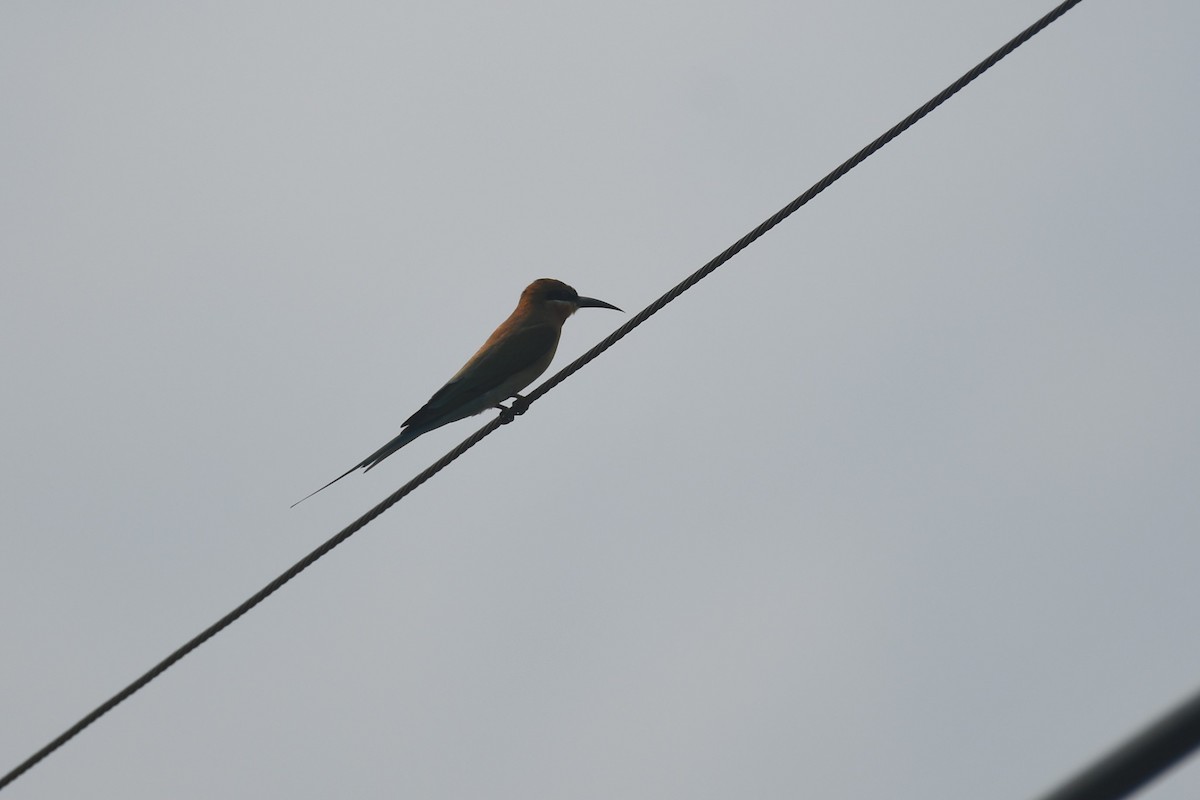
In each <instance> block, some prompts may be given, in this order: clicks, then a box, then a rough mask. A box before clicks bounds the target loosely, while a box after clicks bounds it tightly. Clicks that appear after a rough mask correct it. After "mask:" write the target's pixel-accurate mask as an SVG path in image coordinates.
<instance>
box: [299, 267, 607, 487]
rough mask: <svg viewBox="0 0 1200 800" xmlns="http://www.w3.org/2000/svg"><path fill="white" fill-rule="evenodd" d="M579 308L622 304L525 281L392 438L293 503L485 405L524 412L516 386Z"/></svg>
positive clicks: (547, 355) (528, 378) (550, 350)
mask: <svg viewBox="0 0 1200 800" xmlns="http://www.w3.org/2000/svg"><path fill="white" fill-rule="evenodd" d="M581 308H611V309H612V310H614V311H620V310H621V309H619V308H617V307H616V306H614V305H613V304H612V303H606V302H604V301H603V300H597V299H596V298H594V297H582V296H580V294H579V292H577V291H575V290H574V289H572V288H571V287H570V286H568V285H567V284H565V283H563V282H562V281H559V280H555V279H554V278H539V279H538V280H536V281H534V282H533V283H531V284H529V285H528V286H526V287H525V290H524V291H523V292H521V299H520V301H519V302H518V303H517V308H516V310H515V311H513V312H512V314H511V315H509V317H508V319H506V320H504V322H502V323H500V327H498V328H496V330H495V331H493V332H492V335H491V336H489V337H488V339H487V341H486V342H484V343H483V347H481V348H479V350H478V351H477V352H476V353H475V355H473V356H471V358H470V359H469V360H468V361H467V363H466V364H464V365H463V368H462V369H460V370H459V371H458V372H456V373H455V374H454V377H452V378H450V380H449V381H447V382H446V385H445V386H443V387H442V388H441V389H438V390H437V391H436V392H434V394H433V396H432V397H430V398H429V401H428V402H427V403H425V405H423V406H421V407H420V408H419V409H417V411H416V413H414V414H413V415H412V416H411V417H409V418H408V419H406V420H405V421H404V422H403V423H402V424H401V426H400V433H399V434H398V435H397V436H396V437H395V438H394V439H392V440H391V441H390V442H388V443H387V444H385V445H384V446H383V447H381V448H379V449H378V450H376V451H375V452H374V453H372V454H371V455H369V456H367V457H366V458H364V459H363V460H362V461H360V462H358V463H357V464H355V465H354V466H353V467H351V468H350V469H348V470H346V471H345V472H343V473H342V474H341V475H339V476H337V477H336V478H334V479H333V480H331V481H330V482H329V483H327V484H325V485H324V486H322V487H321V488H320V489H317V490H316V491H315V492H312V493H311V494H307V495H305V496H304V497H302V498H300V499H299V500H297V501H296V502H295V503H292V506H291V507H292V508H295V507H296V506H298V505H300V504H301V503H303V502H304V501H305V500H307V499H308V498H310V497H312V496H313V495H314V494H316V493H317V492H320V491H324V490H325V489H328V488H329V487H330V486H332V485H333V484H335V483H337V482H338V481H340V480H341V479H342V478H344V477H346V476H347V475H349V474H350V473H351V472H354V471H355V470H358V469H361V470H363V472H368V471H370V470H371V469H373V468H374V467H376V466H378V465H379V462H381V461H383V460H384V459H385V458H387V457H388V456H390V455H391V454H392V453H395V452H396V451H397V450H399V449H400V448H401V447H404V445H406V444H408V443H409V442H411V441H412V440H413V439H416V438H417V437H418V436H421V435H422V434H426V433H429V432H430V431H431V430H434V429H435V428H440V427H442V426H443V425H448V424H449V423H451V422H457V421H458V420H460V419H465V418H466V417H471V416H474V415H476V414H482V413H483V412H484V411H487V410H488V409H489V408H498V409H500V411H501V413H502V414H510V415H511V414H513V413H522V412H523V411H524V409H525V407H526V405H527V404H526V403H525V398H523V397H522V396H521V395H520V394H519V392H520V391H521V390H522V389H524V388H525V387H526V386H528V385H529V384H531V383H533V382H534V381H535V380H537V378H538V376H539V375H541V374H542V373H543V372H545V371H546V368H547V367H549V366H550V362H551V361H552V360H553V359H554V351H555V350H556V349H557V348H558V339H559V335H560V334H561V333H562V326H563V323H564V322H566V321H567V318H568V317H570V316H571V315H572V314H574V313H575V312H576V311H578V310H579V309H581ZM510 397H512V398H515V400H514V401H513V404H512V408H511V409H510V408H507V407H505V406H503V405H501V401H503V400H507V399H508V398H510Z"/></svg>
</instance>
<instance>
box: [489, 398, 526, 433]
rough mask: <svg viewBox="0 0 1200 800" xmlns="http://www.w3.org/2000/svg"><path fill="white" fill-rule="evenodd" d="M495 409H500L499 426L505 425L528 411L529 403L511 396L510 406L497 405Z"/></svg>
mask: <svg viewBox="0 0 1200 800" xmlns="http://www.w3.org/2000/svg"><path fill="white" fill-rule="evenodd" d="M496 408H498V409H500V424H501V425H507V424H508V423H510V422H512V421H513V420H514V419H516V418H517V417H519V416H521V415H522V414H524V413H525V412H526V411H528V410H529V401H528V400H526V399H525V398H524V397H521V395H519V394H517V395H513V401H512V405H509V406H502V405H500V404H498V403H497V404H496Z"/></svg>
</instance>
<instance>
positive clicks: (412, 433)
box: [289, 427, 427, 508]
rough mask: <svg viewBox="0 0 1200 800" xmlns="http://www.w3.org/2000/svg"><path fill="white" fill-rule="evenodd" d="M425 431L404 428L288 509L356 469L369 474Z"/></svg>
mask: <svg viewBox="0 0 1200 800" xmlns="http://www.w3.org/2000/svg"><path fill="white" fill-rule="evenodd" d="M426 430H427V429H423V428H414V427H409V428H405V429H404V430H403V431H401V432H400V435H399V436H397V437H396V438H395V439H392V440H391V441H390V442H388V443H387V444H385V445H384V446H383V447H381V448H379V449H378V450H376V451H375V452H374V453H372V454H371V455H369V456H367V457H366V458H364V459H363V460H362V461H360V462H358V463H357V464H355V465H354V466H353V467H351V468H350V469H348V470H346V471H345V472H343V473H342V474H341V475H338V476H337V477H336V478H334V479H333V480H331V481H330V482H329V483H327V484H325V485H324V486H322V487H321V488H320V489H317V490H316V491H315V492H310V493H309V494H306V495H304V497H301V498H300V499H299V500H297V501H296V502H294V503H292V504H291V506H289V508H295V507H296V506H298V505H300V504H301V503H303V502H304V501H305V500H307V499H308V498H310V497H312V496H313V495H314V494H316V493H317V492H322V491H324V490H326V489H328V488H329V487H330V486H333V485H334V484H335V483H337V482H338V481H340V480H341V479H342V478H344V477H346V476H347V475H349V474H350V473H351V472H354V470H356V469H361V470H362V471H363V472H370V470H371V468H372V467H374V466H375V465H377V464H378V463H379V462H380V461H383V460H384V459H385V458H387V457H388V456H390V455H391V454H392V453H394V452H396V451H397V450H399V449H400V448H401V447H404V445H406V444H408V443H409V442H411V441H412V440H413V439H415V438H417V437H418V436H420V435H421V434H422V433H425V431H426Z"/></svg>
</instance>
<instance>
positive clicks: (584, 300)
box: [575, 297, 625, 314]
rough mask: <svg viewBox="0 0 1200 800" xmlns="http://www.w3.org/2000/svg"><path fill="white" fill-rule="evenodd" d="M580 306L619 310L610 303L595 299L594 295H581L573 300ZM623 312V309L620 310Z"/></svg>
mask: <svg viewBox="0 0 1200 800" xmlns="http://www.w3.org/2000/svg"><path fill="white" fill-rule="evenodd" d="M575 302H576V304H577V305H578V306H579V307H580V308H611V309H612V310H613V311H621V309H619V308H617V307H616V306H614V305H613V304H612V303H606V302H604V301H603V300H597V299H596V298H594V297H581V298H579V299H578V300H576V301H575ZM621 313H622V314H624V313H625V312H624V311H621Z"/></svg>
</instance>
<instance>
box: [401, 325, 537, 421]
mask: <svg viewBox="0 0 1200 800" xmlns="http://www.w3.org/2000/svg"><path fill="white" fill-rule="evenodd" d="M558 334H559V328H558V327H557V326H555V325H535V326H533V327H530V328H526V329H525V330H522V331H518V332H517V333H513V334H510V335H508V336H505V337H503V338H502V339H500V340H499V341H498V342H496V343H495V344H494V345H492V346H491V347H488V348H485V349H484V350H483V351H482V352H481V353H479V354H478V355H477V356H476V357H475V358H473V359H472V360H471V362H470V363H469V367H470V368H469V369H467V368H465V367H464V368H463V370H462V372H460V373H459V374H458V375H457V376H455V377H453V378H451V379H450V381H449V382H448V383H447V384H446V385H445V386H443V387H442V388H441V389H438V390H437V392H435V393H434V395H433V397H431V398H429V402H428V403H426V404H425V405H423V406H421V408H420V409H418V410H417V412H416V413H415V414H413V415H412V416H411V417H409V418H408V419H406V420H405V421H404V427H409V426H416V427H419V426H422V425H425V424H427V423H431V422H434V421H435V420H437V419H438V418H439V417H441V416H442V415H444V414H447V413H449V412H452V411H454V410H456V409H458V408H460V407H462V406H463V405H465V404H466V403H469V402H470V401H472V400H474V399H476V398H478V397H480V396H481V395H483V394H485V393H487V392H490V391H492V390H494V389H496V388H498V387H500V386H501V385H502V384H503V383H504V382H505V381H506V380H508V379H509V378H511V377H512V376H513V375H516V374H518V373H520V372H523V371H524V370H527V369H529V368H530V367H532V366H533V365H534V364H536V363H537V362H538V361H540V360H541V359H543V358H545V357H546V354H547V353H550V352H553V351H554V349H555V348H556V347H557V345H558ZM481 410H482V409H481Z"/></svg>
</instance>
